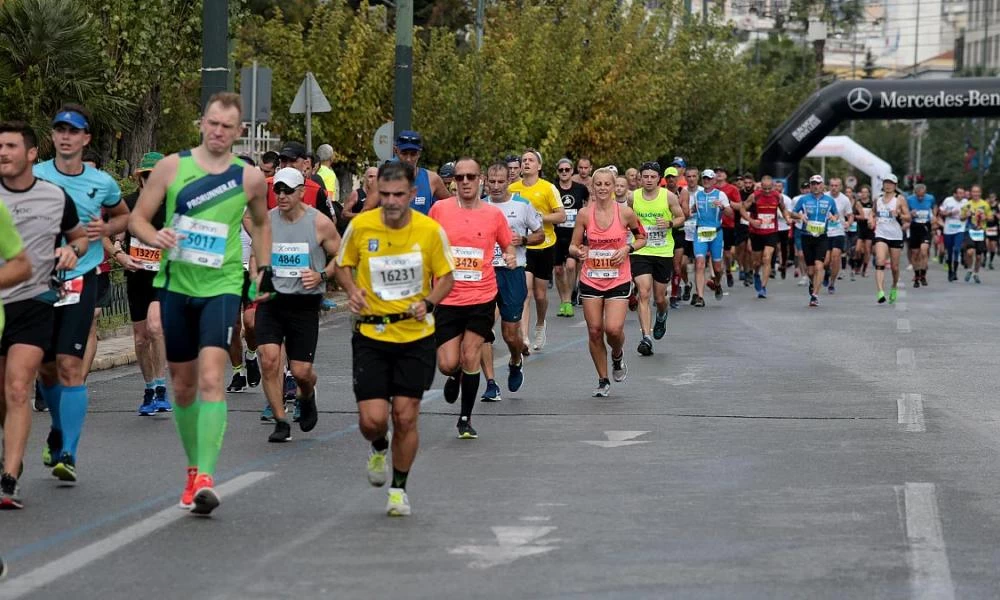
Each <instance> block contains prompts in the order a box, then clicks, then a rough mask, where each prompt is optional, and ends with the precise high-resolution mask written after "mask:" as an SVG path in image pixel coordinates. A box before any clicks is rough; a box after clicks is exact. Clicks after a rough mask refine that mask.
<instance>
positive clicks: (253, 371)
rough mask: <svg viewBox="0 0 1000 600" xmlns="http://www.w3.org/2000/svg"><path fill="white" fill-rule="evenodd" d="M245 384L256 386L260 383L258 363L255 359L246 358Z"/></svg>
mask: <svg viewBox="0 0 1000 600" xmlns="http://www.w3.org/2000/svg"><path fill="white" fill-rule="evenodd" d="M246 363H247V364H246V367H247V384H248V385H249V386H250V387H252V388H253V387H257V386H258V385H260V363H259V362H257V359H256V358H254V359H247V360H246Z"/></svg>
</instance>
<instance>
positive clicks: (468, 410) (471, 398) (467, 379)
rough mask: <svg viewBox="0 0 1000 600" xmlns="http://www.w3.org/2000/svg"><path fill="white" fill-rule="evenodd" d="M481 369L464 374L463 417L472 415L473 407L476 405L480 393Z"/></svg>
mask: <svg viewBox="0 0 1000 600" xmlns="http://www.w3.org/2000/svg"><path fill="white" fill-rule="evenodd" d="M481 377H482V376H481V374H480V372H479V371H476V372H475V373H463V374H462V413H461V416H463V417H472V408H473V407H474V406H475V405H476V395H477V394H478V393H479V380H480V379H481Z"/></svg>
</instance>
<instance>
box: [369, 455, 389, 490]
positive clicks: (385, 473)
mask: <svg viewBox="0 0 1000 600" xmlns="http://www.w3.org/2000/svg"><path fill="white" fill-rule="evenodd" d="M388 452H389V450H388V449H386V450H383V451H382V452H379V451H377V450H375V449H374V448H372V447H371V446H368V483H370V484H372V485H373V486H375V487H382V486H383V485H385V482H386V481H388V479H389V465H388V463H387V462H386V460H385V455H386V453H388Z"/></svg>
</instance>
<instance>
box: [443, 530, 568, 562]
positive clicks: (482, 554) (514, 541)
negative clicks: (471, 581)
mask: <svg viewBox="0 0 1000 600" xmlns="http://www.w3.org/2000/svg"><path fill="white" fill-rule="evenodd" d="M491 529H492V530H493V535H494V536H496V539H497V543H496V545H495V546H474V545H467V546H458V547H456V548H452V549H450V550H448V553H449V554H465V555H469V556H473V557H475V560H473V561H472V562H470V563H469V567H471V568H473V569H488V568H490V567H495V566H497V565H505V564H508V563H512V562H514V561H515V560H517V559H519V558H524V557H525V556H534V555H537V554H545V553H546V552H551V551H552V550H555V549H556V548H558V547H559V546H556V545H554V544H553V542H556V541H558V540H549V541H541V543H539V544H535V543H533V542H535V541H536V540H538V539H539V538H542V537H545V536H546V535H548V534H550V533H552V532H553V531H555V530H556V528H555V527H552V526H544V527H542V526H519V527H491Z"/></svg>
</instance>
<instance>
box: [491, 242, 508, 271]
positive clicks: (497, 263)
mask: <svg viewBox="0 0 1000 600" xmlns="http://www.w3.org/2000/svg"><path fill="white" fill-rule="evenodd" d="M493 266H494V267H506V266H507V261H505V260H504V259H503V250H501V249H500V244H493Z"/></svg>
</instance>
